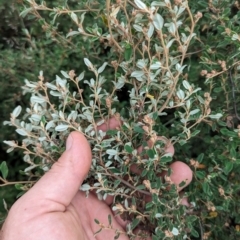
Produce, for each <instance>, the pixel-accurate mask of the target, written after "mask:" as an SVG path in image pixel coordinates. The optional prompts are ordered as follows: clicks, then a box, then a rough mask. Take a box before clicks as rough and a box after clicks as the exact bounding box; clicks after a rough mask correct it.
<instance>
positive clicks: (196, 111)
mask: <svg viewBox="0 0 240 240" xmlns="http://www.w3.org/2000/svg"><path fill="white" fill-rule="evenodd" d="M198 112H200V109H194V110H192V111H191V112H190V113H189V115H194V114H196V113H198Z"/></svg>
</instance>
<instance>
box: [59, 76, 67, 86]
mask: <svg viewBox="0 0 240 240" xmlns="http://www.w3.org/2000/svg"><path fill="white" fill-rule="evenodd" d="M56 83H57V85H59V86H61V87H62V88H65V87H66V84H67V80H66V79H61V78H60V77H59V76H58V75H56Z"/></svg>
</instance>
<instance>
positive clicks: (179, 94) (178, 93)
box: [177, 89, 185, 99]
mask: <svg viewBox="0 0 240 240" xmlns="http://www.w3.org/2000/svg"><path fill="white" fill-rule="evenodd" d="M177 96H178V98H179V99H184V98H185V93H184V91H183V90H182V89H179V90H178V91H177Z"/></svg>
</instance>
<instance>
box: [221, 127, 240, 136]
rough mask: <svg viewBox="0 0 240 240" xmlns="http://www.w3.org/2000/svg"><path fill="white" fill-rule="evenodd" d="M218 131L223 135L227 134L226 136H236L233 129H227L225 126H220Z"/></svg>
mask: <svg viewBox="0 0 240 240" xmlns="http://www.w3.org/2000/svg"><path fill="white" fill-rule="evenodd" d="M220 132H221V133H222V134H223V135H225V136H228V137H237V136H238V135H237V133H236V132H234V131H229V130H228V129H227V128H221V129H220Z"/></svg>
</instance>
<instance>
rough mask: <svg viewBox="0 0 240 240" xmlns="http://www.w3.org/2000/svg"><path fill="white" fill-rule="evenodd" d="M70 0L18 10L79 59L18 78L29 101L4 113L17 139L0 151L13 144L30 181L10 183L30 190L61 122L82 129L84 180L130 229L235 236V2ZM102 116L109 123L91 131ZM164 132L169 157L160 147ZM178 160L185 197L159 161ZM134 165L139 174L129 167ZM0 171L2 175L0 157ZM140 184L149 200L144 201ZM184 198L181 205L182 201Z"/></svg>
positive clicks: (52, 155) (64, 128) (64, 127)
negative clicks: (72, 2) (113, 124)
mask: <svg viewBox="0 0 240 240" xmlns="http://www.w3.org/2000/svg"><path fill="white" fill-rule="evenodd" d="M75 7H76V8H75V9H70V8H69V6H68V5H67V4H65V5H61V4H58V7H54V8H51V7H49V6H47V5H46V3H45V2H42V3H41V4H38V3H37V2H35V1H34V0H26V6H25V9H24V10H23V11H22V16H23V17H31V18H34V19H37V20H38V21H39V22H40V23H41V25H42V27H43V29H44V30H45V31H46V33H47V35H48V37H50V38H54V39H56V41H57V40H59V41H60V40H63V39H65V40H66V41H68V42H70V43H71V44H72V45H74V46H78V47H79V48H81V49H82V51H83V52H84V53H85V55H86V56H84V58H83V59H82V62H81V63H79V64H83V63H84V64H85V65H86V67H87V69H86V71H85V72H86V73H85V72H84V71H83V72H79V73H78V74H76V73H75V71H76V70H78V66H75V65H73V66H72V69H74V70H75V71H74V70H70V69H68V70H67V69H63V70H62V71H61V75H58V76H56V78H55V79H54V80H49V81H45V80H44V72H42V71H41V72H40V74H39V76H38V81H28V80H25V86H24V87H23V91H24V93H30V94H31V98H30V105H29V106H28V107H26V109H25V114H22V107H21V106H18V107H16V108H15V109H14V110H13V112H12V114H11V119H10V121H6V122H5V124H7V125H10V126H14V127H15V128H16V132H17V133H18V134H20V135H22V136H23V140H22V143H21V144H18V143H16V142H15V141H5V143H6V144H8V145H9V146H10V148H9V150H8V151H12V150H13V149H15V148H20V149H22V150H23V151H24V158H23V160H24V161H25V162H26V163H28V164H29V167H27V168H26V169H25V170H24V174H25V175H26V177H28V178H29V180H31V181H29V183H27V184H26V185H21V184H17V188H19V189H22V190H24V191H25V190H27V189H29V188H30V187H31V186H32V184H33V182H32V180H34V181H35V179H36V180H37V179H38V178H39V177H40V176H42V175H43V174H44V172H45V171H48V170H49V168H50V167H51V165H52V164H53V163H54V162H55V161H56V159H57V158H58V157H59V156H60V154H61V153H62V152H63V151H64V144H65V140H66V137H67V136H68V134H69V132H70V131H72V130H75V131H80V132H82V133H83V134H84V135H85V136H86V138H87V139H88V140H89V142H90V143H91V146H92V152H93V160H92V166H91V170H90V172H89V175H88V177H87V178H86V181H85V183H84V184H83V185H82V190H83V191H86V194H88V192H89V191H92V190H93V189H96V190H97V193H98V196H99V198H103V199H105V198H106V197H107V195H112V196H114V203H113V206H112V208H113V210H118V211H119V213H121V214H122V213H124V216H125V218H127V219H129V220H130V223H129V224H128V226H127V233H128V235H129V237H134V234H133V232H132V230H133V229H134V228H135V227H137V226H138V227H142V228H145V226H147V230H148V231H150V232H151V234H152V237H153V239H165V238H166V239H167V238H174V239H199V238H200V239H224V238H229V237H230V239H234V238H237V236H239V229H240V227H239V226H240V225H238V224H240V219H239V203H238V201H237V199H238V195H239V186H238V181H239V179H238V170H239V149H238V144H239V136H240V133H239V131H240V130H239V127H238V126H237V122H238V120H239V116H238V113H237V103H238V96H237V86H238V83H237V81H236V79H237V77H238V69H239V61H238V54H239V53H238V50H239V41H240V38H239V35H238V34H237V32H238V31H239V22H238V17H239V16H238V15H239V14H238V11H237V10H238V9H239V5H238V2H236V3H234V5H231V4H230V3H228V1H221V3H219V2H218V1H213V2H209V3H205V2H190V3H189V5H188V2H187V1H184V0H183V1H181V0H180V1H177V0H176V1H174V2H172V1H169V0H165V1H164V2H162V1H161V2H160V1H159V2H158V1H151V2H148V1H141V0H135V1H133V2H131V1H116V3H112V2H111V1H109V0H107V1H106V5H105V1H100V0H99V1H98V2H92V1H81V3H79V6H75ZM44 11H48V12H50V13H51V14H50V15H49V17H46V18H43V17H42V16H41V13H42V12H44ZM61 17H65V18H66V19H68V18H69V20H70V19H71V20H72V28H71V29H69V32H67V33H66V32H65V33H64V32H63V33H62V32H61V31H62V29H61V28H60V26H58V22H57V21H58V19H60V18H61ZM67 17H68V18H67ZM93 19H94V21H92V20H93ZM93 22H94V23H93ZM63 34H66V38H65V37H64V35H63ZM220 39H222V41H220ZM83 89H84V90H83ZM122 89H123V90H124V94H123V95H124V97H123V100H124V101H121V102H120V101H119V98H120V97H119V93H118V92H119V91H121V90H122ZM86 93H87V94H86ZM112 117H113V118H115V119H117V120H118V121H119V125H118V127H117V128H116V129H111V130H108V131H107V132H106V133H105V132H103V131H101V130H100V131H98V130H97V126H100V125H101V124H102V123H104V122H105V123H107V122H109V121H111V119H112ZM157 136H165V137H163V138H160V139H159V138H158V137H157ZM149 141H150V142H151V144H150V146H149V144H148V142H149ZM169 142H171V143H173V144H174V146H175V149H176V154H175V156H176V157H175V156H174V157H173V156H172V155H171V154H169V153H166V152H165V147H166V144H168V143H169ZM139 146H143V150H142V152H141V153H140V152H139V151H138V150H137V149H138V147H139ZM179 159H180V160H181V161H184V162H185V163H187V164H189V165H190V166H191V168H192V171H193V175H194V179H193V182H192V183H191V184H190V185H189V187H188V188H187V190H185V192H184V193H183V195H179V193H178V192H177V187H178V186H175V185H174V184H172V183H171V182H170V181H169V178H168V177H169V176H170V175H171V170H170V169H169V168H168V165H169V163H170V162H171V161H175V160H179ZM133 165H134V166H137V168H139V169H141V173H140V175H137V174H135V173H134V172H132V171H130V168H131V166H133ZM1 170H2V174H3V177H4V178H6V176H7V166H6V163H5V162H3V163H2V165H1ZM164 172H167V174H166V176H165V178H163V179H162V178H159V175H161V174H163V173H164ZM126 176H127V178H128V180H129V181H126V180H125V179H126ZM2 181H4V182H5V183H8V182H7V180H6V179H3V178H2ZM185 184H186V182H182V183H180V187H181V186H184V185H185ZM143 194H145V195H151V197H152V201H150V202H147V203H143V201H142V199H143V197H142V196H143ZM183 197H188V199H189V201H190V202H191V207H189V208H187V207H186V206H182V205H181V204H180V202H181V199H182V198H183ZM96 222H98V221H96ZM101 227H103V228H104V227H106V228H107V226H101Z"/></svg>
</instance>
